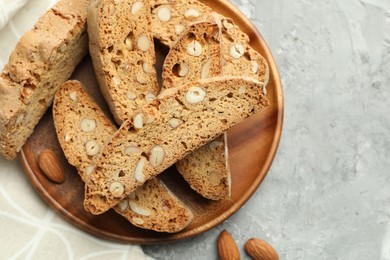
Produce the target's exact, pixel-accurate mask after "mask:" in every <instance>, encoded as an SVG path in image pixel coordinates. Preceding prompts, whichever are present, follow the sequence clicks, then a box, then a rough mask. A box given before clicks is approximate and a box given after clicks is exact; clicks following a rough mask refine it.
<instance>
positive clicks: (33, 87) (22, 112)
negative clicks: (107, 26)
mask: <svg viewBox="0 0 390 260" xmlns="http://www.w3.org/2000/svg"><path fill="white" fill-rule="evenodd" d="M87 6H88V0H81V1H80V0H61V1H59V2H58V3H57V4H56V5H55V6H54V7H53V8H51V9H50V10H49V11H47V12H46V13H45V14H44V15H43V16H42V17H41V18H39V20H38V21H37V23H36V24H35V26H34V28H33V29H32V30H30V31H28V32H26V33H25V34H24V35H23V36H22V38H21V39H20V41H19V42H18V44H17V46H16V47H15V50H14V51H13V52H12V54H11V56H10V58H9V61H8V63H7V64H6V66H5V67H4V70H3V72H2V73H1V75H0V93H1V95H0V103H1V104H2V105H1V107H0V154H1V155H3V156H4V157H5V158H7V159H13V158H15V156H16V153H17V152H18V151H19V150H20V149H21V146H22V145H23V144H24V143H25V141H26V140H27V138H28V137H29V136H30V135H31V133H32V132H33V130H34V127H35V125H36V124H37V123H38V121H39V120H40V118H41V117H42V116H43V114H44V113H45V111H46V109H47V108H48V107H49V106H50V105H51V103H52V100H53V97H54V94H55V92H56V90H57V89H58V88H59V87H60V86H61V84H62V83H64V82H65V81H66V80H67V79H68V78H69V76H70V75H71V73H72V72H73V70H74V68H75V67H76V65H77V64H78V63H79V62H80V60H81V59H82V58H83V57H84V55H85V54H86V53H87V51H88V46H87V44H88V43H87V41H88V40H87V34H86V20H87ZM53 24H55V25H56V26H53Z"/></svg>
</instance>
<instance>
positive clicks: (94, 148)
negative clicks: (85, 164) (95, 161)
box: [85, 140, 100, 156]
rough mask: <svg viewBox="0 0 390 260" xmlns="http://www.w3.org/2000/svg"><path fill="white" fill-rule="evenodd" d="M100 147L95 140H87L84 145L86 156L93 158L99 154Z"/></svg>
mask: <svg viewBox="0 0 390 260" xmlns="http://www.w3.org/2000/svg"><path fill="white" fill-rule="evenodd" d="M99 150H100V146H99V144H98V143H97V142H96V141H95V140H89V141H88V142H87V143H86V144H85V151H86V152H87V155H89V156H94V155H97V154H98V153H99Z"/></svg>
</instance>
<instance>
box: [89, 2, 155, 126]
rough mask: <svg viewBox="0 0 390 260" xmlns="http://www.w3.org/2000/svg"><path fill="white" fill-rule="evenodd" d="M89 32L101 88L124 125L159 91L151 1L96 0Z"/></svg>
mask: <svg viewBox="0 0 390 260" xmlns="http://www.w3.org/2000/svg"><path fill="white" fill-rule="evenodd" d="M88 34H89V40H90V41H89V50H90V53H91V57H92V61H93V66H94V68H95V72H96V77H97V79H98V82H99V86H100V89H101V91H102V93H103V96H104V97H105V99H106V101H107V103H108V105H109V107H110V110H111V112H112V113H113V115H114V118H115V120H116V121H117V123H118V124H122V122H123V121H124V120H125V119H127V118H129V116H130V115H131V113H132V112H133V111H134V110H135V109H137V108H138V107H140V106H141V105H143V104H144V103H147V102H149V101H150V100H152V99H154V98H155V96H156V95H157V91H158V85H157V76H156V70H155V67H154V64H155V63H156V58H155V52H154V42H153V36H152V34H151V18H150V4H149V0H123V1H112V0H92V1H91V4H90V7H89V9H88Z"/></svg>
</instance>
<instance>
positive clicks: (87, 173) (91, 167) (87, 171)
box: [84, 165, 95, 176]
mask: <svg viewBox="0 0 390 260" xmlns="http://www.w3.org/2000/svg"><path fill="white" fill-rule="evenodd" d="M94 169H95V166H94V165H90V166H88V167H87V168H85V170H84V174H85V175H87V176H89V175H91V173H92V172H93V170H94Z"/></svg>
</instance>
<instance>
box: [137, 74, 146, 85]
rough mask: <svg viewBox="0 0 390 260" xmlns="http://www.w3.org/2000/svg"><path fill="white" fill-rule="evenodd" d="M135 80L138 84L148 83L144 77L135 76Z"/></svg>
mask: <svg viewBox="0 0 390 260" xmlns="http://www.w3.org/2000/svg"><path fill="white" fill-rule="evenodd" d="M136 80H137V82H138V83H140V84H146V83H147V82H148V79H147V78H146V77H145V75H141V74H137V76H136Z"/></svg>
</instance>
